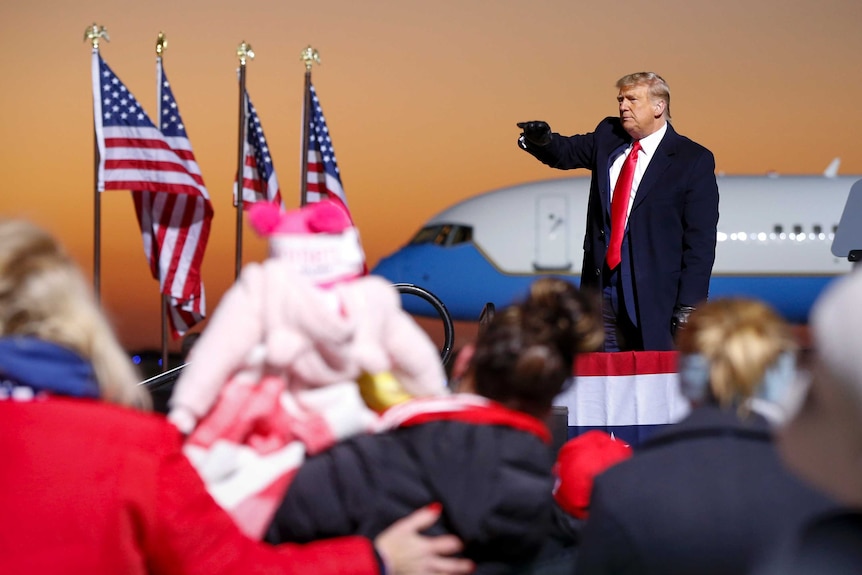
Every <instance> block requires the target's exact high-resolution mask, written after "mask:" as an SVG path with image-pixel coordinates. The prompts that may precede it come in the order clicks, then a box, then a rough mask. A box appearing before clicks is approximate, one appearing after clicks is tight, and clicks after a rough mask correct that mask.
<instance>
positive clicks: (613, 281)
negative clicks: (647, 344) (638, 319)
mask: <svg viewBox="0 0 862 575" xmlns="http://www.w3.org/2000/svg"><path fill="white" fill-rule="evenodd" d="M621 283H622V282H621V281H620V268H619V266H617V267H616V269H614V270H609V269H608V265H607V264H605V265H604V270H603V271H602V320H603V323H604V328H605V344H604V351H610V352H612V351H640V350H643V347H644V346H643V341H642V338H641V334H640V330H639V329H638V328H637V326H635V324H634V323H633V322H632V320H631V318H630V317H629V314H628V312H627V310H626V306H625V299H624V298H623V290H622V285H621Z"/></svg>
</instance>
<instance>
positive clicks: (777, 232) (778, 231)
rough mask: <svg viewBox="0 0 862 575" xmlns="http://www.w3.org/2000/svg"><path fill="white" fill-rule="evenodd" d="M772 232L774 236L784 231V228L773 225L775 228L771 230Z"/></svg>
mask: <svg viewBox="0 0 862 575" xmlns="http://www.w3.org/2000/svg"><path fill="white" fill-rule="evenodd" d="M772 231H773V232H775V233H776V234H780V233H781V232H783V231H784V226H782V225H781V224H775V227H773V228H772Z"/></svg>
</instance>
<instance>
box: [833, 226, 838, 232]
mask: <svg viewBox="0 0 862 575" xmlns="http://www.w3.org/2000/svg"><path fill="white" fill-rule="evenodd" d="M832 233H833V234H837V233H838V224H835V225H834V226H832Z"/></svg>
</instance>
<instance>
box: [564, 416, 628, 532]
mask: <svg viewBox="0 0 862 575" xmlns="http://www.w3.org/2000/svg"><path fill="white" fill-rule="evenodd" d="M631 455H632V448H631V447H629V446H628V445H627V444H626V443H625V442H623V441H620V440H618V439H614V438H613V437H611V436H610V435H608V434H607V433H605V432H604V431H599V430H592V431H588V432H586V433H583V434H581V435H579V436H577V437H575V438H574V439H570V440H569V441H567V442H566V443H565V444H564V445H563V447H561V448H560V451H559V453H558V454H557V462H556V464H555V465H554V471H555V473H556V475H557V484H556V486H555V487H554V499H556V500H557V503H558V504H559V506H560V507H562V508H563V510H564V511H566V512H567V513H569V514H571V515H573V516H575V517H577V518H578V519H586V518H587V514H588V513H589V508H590V493H591V492H592V490H593V479H594V478H595V477H596V475H598V474H600V473H602V472H603V471H605V470H606V469H608V468H609V467H611V466H612V465H615V464H617V463H619V462H620V461H623V460H625V459H628V458H629V457H631Z"/></svg>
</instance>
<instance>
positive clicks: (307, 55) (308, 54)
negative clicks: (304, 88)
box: [300, 45, 320, 70]
mask: <svg viewBox="0 0 862 575" xmlns="http://www.w3.org/2000/svg"><path fill="white" fill-rule="evenodd" d="M300 60H302V61H303V62H305V69H306V70H311V66H312V64H314V63H315V62H317V63H318V65H319V64H320V53H319V52H318V51H317V50H315V49H314V48H312V47H311V46H310V45H309V46H308V47H306V48H305V49H304V50H303V51H302V55H301V56H300Z"/></svg>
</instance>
